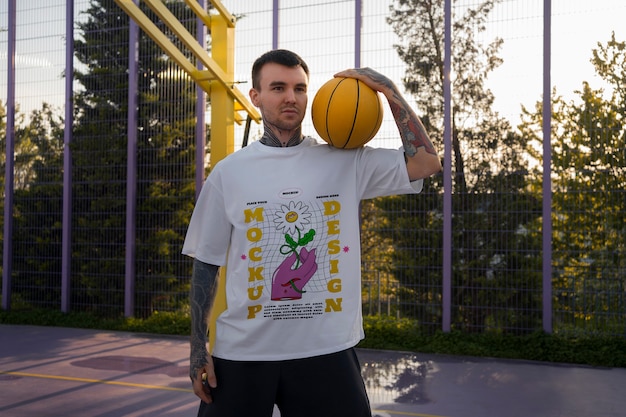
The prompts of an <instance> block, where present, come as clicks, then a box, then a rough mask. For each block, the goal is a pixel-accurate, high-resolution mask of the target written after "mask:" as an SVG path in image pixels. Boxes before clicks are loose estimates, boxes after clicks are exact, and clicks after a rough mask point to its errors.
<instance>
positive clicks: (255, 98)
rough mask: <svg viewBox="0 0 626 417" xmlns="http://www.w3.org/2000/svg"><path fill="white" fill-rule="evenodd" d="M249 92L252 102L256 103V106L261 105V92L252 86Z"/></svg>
mask: <svg viewBox="0 0 626 417" xmlns="http://www.w3.org/2000/svg"><path fill="white" fill-rule="evenodd" d="M248 94H249V95H250V101H252V104H254V106H255V107H259V92H258V91H256V89H255V88H251V89H250V92H249V93H248Z"/></svg>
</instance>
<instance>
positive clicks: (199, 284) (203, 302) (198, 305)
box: [189, 259, 219, 403]
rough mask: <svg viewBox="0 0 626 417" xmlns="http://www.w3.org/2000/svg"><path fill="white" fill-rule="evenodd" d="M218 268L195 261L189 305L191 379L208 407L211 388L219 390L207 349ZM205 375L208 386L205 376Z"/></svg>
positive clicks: (196, 392)
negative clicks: (203, 377) (204, 382)
mask: <svg viewBox="0 0 626 417" xmlns="http://www.w3.org/2000/svg"><path fill="white" fill-rule="evenodd" d="M218 271H219V267H218V266H216V265H210V264H206V263H204V262H201V261H199V260H197V259H194V261H193V272H192V274H191V289H190V291H189V301H190V305H191V339H190V345H191V354H190V357H189V377H190V378H191V382H192V385H193V392H194V393H195V394H196V395H197V396H198V397H200V399H201V400H202V401H204V402H205V403H210V402H211V401H212V398H211V387H212V388H215V387H216V386H217V380H216V378H215V372H214V370H213V360H212V359H211V355H210V354H209V351H208V349H207V331H208V326H209V324H208V323H209V321H208V320H209V314H210V312H211V308H212V307H213V302H214V301H215V294H216V292H217V273H218ZM203 374H206V382H207V383H206V384H203V381H202V375H203Z"/></svg>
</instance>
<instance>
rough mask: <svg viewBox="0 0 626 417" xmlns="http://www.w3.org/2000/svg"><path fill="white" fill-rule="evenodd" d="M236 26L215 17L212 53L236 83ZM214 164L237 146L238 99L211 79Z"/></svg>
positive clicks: (221, 301) (220, 306)
mask: <svg viewBox="0 0 626 417" xmlns="http://www.w3.org/2000/svg"><path fill="white" fill-rule="evenodd" d="M234 35H235V34H234V26H233V25H232V24H231V22H228V21H227V20H226V18H225V16H224V15H223V14H219V15H212V16H211V55H212V58H213V60H214V61H215V63H216V64H217V65H219V67H220V68H221V69H222V70H223V72H224V74H225V76H226V80H225V81H226V84H230V85H231V87H232V86H233V84H232V83H233V79H234V73H235V49H234V48H235V41H234V37H235V36H234ZM209 97H210V100H211V136H210V137H211V142H210V143H211V166H212V167H213V166H215V164H217V163H218V162H219V161H221V160H222V159H224V158H225V157H226V156H227V155H229V154H231V153H232V152H234V147H235V123H234V117H235V100H234V98H233V96H232V95H231V94H229V92H228V91H227V90H226V88H225V87H224V83H219V82H216V81H212V82H211V92H210V95H209ZM226 308H227V304H226V268H225V267H224V268H220V277H219V280H218V287H217V293H216V297H215V302H214V303H213V308H212V310H211V315H210V317H211V318H210V322H209V348H210V349H211V352H212V351H213V346H215V333H216V325H215V320H216V319H217V317H218V316H219V315H220V313H222V312H223V311H224V310H226Z"/></svg>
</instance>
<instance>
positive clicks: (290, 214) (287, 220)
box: [274, 201, 311, 235]
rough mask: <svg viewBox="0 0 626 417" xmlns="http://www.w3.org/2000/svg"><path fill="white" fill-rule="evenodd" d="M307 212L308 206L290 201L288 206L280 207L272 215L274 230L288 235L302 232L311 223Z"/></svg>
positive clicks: (300, 202)
mask: <svg viewBox="0 0 626 417" xmlns="http://www.w3.org/2000/svg"><path fill="white" fill-rule="evenodd" d="M308 210H309V206H307V205H305V204H304V203H303V202H302V201H298V202H295V201H290V202H289V204H288V205H284V204H283V205H281V207H280V209H278V210H276V212H275V213H274V224H275V225H276V229H277V230H280V231H282V232H283V233H288V234H290V235H294V234H296V232H300V231H302V230H304V228H305V227H306V225H308V224H309V223H311V221H310V220H309V219H310V217H311V213H309V211H308Z"/></svg>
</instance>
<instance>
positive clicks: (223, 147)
mask: <svg viewBox="0 0 626 417" xmlns="http://www.w3.org/2000/svg"><path fill="white" fill-rule="evenodd" d="M144 2H145V3H146V5H148V7H150V9H152V11H153V12H154V13H155V14H156V15H157V16H158V17H159V19H161V20H162V21H163V22H164V23H165V24H166V25H167V26H168V28H169V29H170V30H171V31H172V32H173V33H174V34H175V35H176V36H177V37H178V38H179V39H180V40H181V41H182V42H183V44H184V45H185V46H186V47H187V48H188V49H189V51H190V52H192V53H193V55H194V56H195V57H196V58H197V59H198V60H199V61H200V62H201V63H202V65H203V66H204V67H205V68H206V69H204V70H199V69H198V68H196V66H195V65H194V64H193V63H192V62H191V61H190V60H189V59H187V57H186V56H185V55H184V54H183V53H182V52H181V51H180V50H179V49H178V47H177V46H176V45H174V43H172V41H170V40H169V39H168V37H167V36H166V35H165V34H164V33H163V32H162V31H161V30H160V29H159V28H158V27H157V26H156V25H155V24H154V23H153V22H152V21H151V20H150V19H149V18H148V16H146V15H145V13H143V11H141V9H140V8H139V6H137V5H136V4H135V2H134V1H133V0H115V3H117V5H118V6H119V7H120V8H121V9H122V10H124V12H126V14H128V15H129V16H130V17H131V18H132V19H133V20H134V21H135V22H136V23H137V25H138V26H139V27H140V28H141V29H142V30H143V31H144V32H146V34H148V36H150V37H151V38H152V40H153V41H154V42H155V43H156V44H157V45H159V46H160V47H161V49H163V51H164V52H165V53H166V54H167V55H168V56H169V57H170V58H171V59H172V60H174V61H175V62H176V63H177V64H178V65H179V66H180V67H181V68H182V69H183V71H185V72H186V73H187V74H188V75H189V77H190V78H191V79H192V80H194V81H195V82H196V84H198V86H200V87H201V88H202V89H203V90H204V91H206V92H207V93H208V94H209V97H210V100H211V136H212V138H213V140H212V141H211V165H212V166H213V165H214V164H215V163H217V162H218V161H219V160H221V159H223V158H224V157H225V156H226V155H228V154H229V153H232V152H233V150H234V123H241V122H242V121H243V120H245V117H242V116H241V115H240V114H238V112H241V111H244V112H245V113H247V116H249V117H250V118H251V119H252V120H254V121H255V122H257V123H260V122H261V115H260V114H259V112H258V111H257V109H256V108H255V107H254V106H253V105H252V104H251V103H250V102H249V101H248V99H247V98H246V97H245V96H244V95H243V94H242V93H241V92H240V91H239V90H238V89H237V88H236V87H235V82H234V80H233V78H234V28H235V18H234V17H233V16H232V15H231V14H230V13H229V12H228V11H227V10H226V8H225V7H224V6H223V5H222V3H221V2H220V1H219V0H211V4H212V5H213V7H214V8H215V10H217V12H218V14H211V15H209V14H208V13H207V12H206V11H205V10H204V9H203V8H202V7H201V6H200V4H199V3H198V2H197V1H196V0H185V3H186V4H187V5H188V6H189V7H190V9H191V10H192V11H193V12H194V13H195V14H196V16H197V17H198V18H199V19H200V20H201V21H202V22H204V24H205V25H207V26H209V27H210V29H211V42H212V43H211V50H212V56H210V55H209V53H208V52H207V51H206V50H205V49H204V46H203V45H200V44H199V43H198V42H197V40H196V38H195V37H194V36H193V35H192V34H191V33H189V31H188V30H187V29H186V28H185V27H184V26H183V25H182V24H181V23H180V22H179V21H178V19H177V18H176V16H174V15H173V14H172V13H171V12H170V11H169V10H168V9H167V7H166V6H165V4H164V3H163V1H162V0H144Z"/></svg>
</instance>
